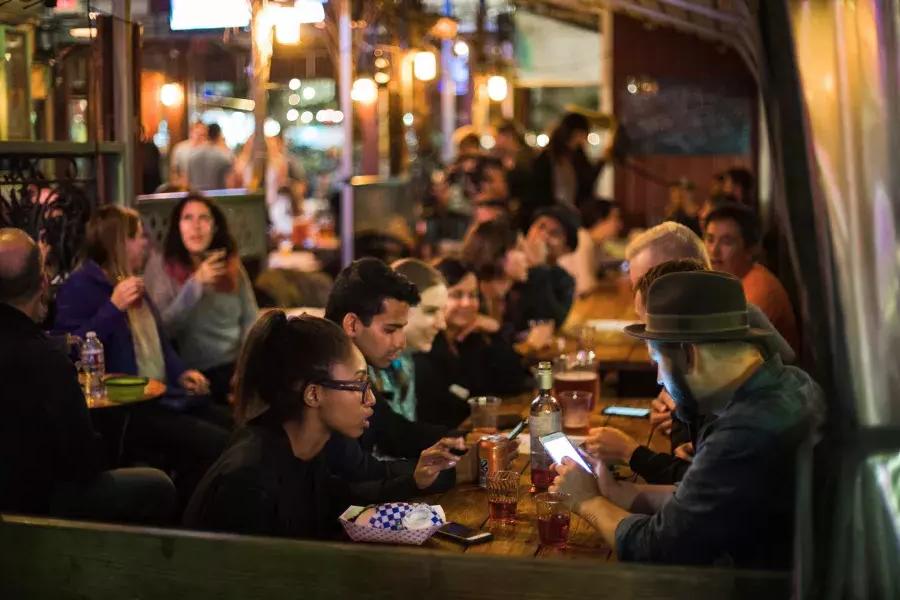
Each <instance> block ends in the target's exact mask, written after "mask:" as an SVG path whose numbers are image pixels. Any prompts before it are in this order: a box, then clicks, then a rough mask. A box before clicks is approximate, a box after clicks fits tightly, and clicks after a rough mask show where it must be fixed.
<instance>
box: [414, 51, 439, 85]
mask: <svg viewBox="0 0 900 600" xmlns="http://www.w3.org/2000/svg"><path fill="white" fill-rule="evenodd" d="M413 74H415V76H416V79H418V80H419V81H431V80H432V79H434V78H435V77H437V58H435V56H434V53H433V52H428V51H427V50H423V51H421V52H416V54H415V55H414V56H413Z"/></svg>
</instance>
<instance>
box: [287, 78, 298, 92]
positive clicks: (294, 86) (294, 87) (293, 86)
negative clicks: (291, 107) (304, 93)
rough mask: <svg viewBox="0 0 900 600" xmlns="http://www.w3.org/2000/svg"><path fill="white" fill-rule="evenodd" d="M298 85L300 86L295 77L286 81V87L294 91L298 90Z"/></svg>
mask: <svg viewBox="0 0 900 600" xmlns="http://www.w3.org/2000/svg"><path fill="white" fill-rule="evenodd" d="M300 84H301V82H300V80H299V79H297V78H296V77H294V78H293V79H291V80H290V81H288V87H289V88H291V89H292V90H295V91H296V90H299V89H300Z"/></svg>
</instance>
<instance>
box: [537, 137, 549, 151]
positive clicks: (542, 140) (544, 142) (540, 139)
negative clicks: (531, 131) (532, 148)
mask: <svg viewBox="0 0 900 600" xmlns="http://www.w3.org/2000/svg"><path fill="white" fill-rule="evenodd" d="M549 143H550V136H549V135H547V134H546V133H542V134H540V135H539V136H537V145H538V146H540V147H541V148H543V147H544V146H546V145H547V144H549Z"/></svg>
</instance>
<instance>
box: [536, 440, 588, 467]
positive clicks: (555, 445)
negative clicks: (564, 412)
mask: <svg viewBox="0 0 900 600" xmlns="http://www.w3.org/2000/svg"><path fill="white" fill-rule="evenodd" d="M538 439H540V440H541V444H543V446H544V449H546V450H547V454H549V455H550V458H552V459H553V462H554V463H562V459H563V458H565V457H566V456H568V457H569V458H571V459H572V460H574V461H575V462H576V463H578V465H579V466H580V467H581V468H582V469H584V470H585V471H587V472H588V473H593V471H592V470H591V467H590V465H589V464H587V461H585V460H584V457H582V456H581V454H580V453H579V452H578V450H577V449H576V448H575V446H574V445H573V444H572V440H570V439H569V438H567V437H566V434H564V433H563V432H561V431H559V432H557V433H551V434H550V435H545V436H543V437H541V438H538Z"/></svg>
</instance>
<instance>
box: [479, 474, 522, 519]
mask: <svg viewBox="0 0 900 600" xmlns="http://www.w3.org/2000/svg"><path fill="white" fill-rule="evenodd" d="M487 492H488V507H489V508H490V515H491V520H492V521H499V522H501V523H514V522H515V520H516V507H517V506H518V504H519V474H518V473H517V472H515V471H496V472H495V473H491V474H489V475H488V477H487Z"/></svg>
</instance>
